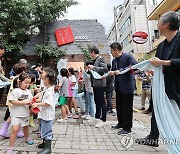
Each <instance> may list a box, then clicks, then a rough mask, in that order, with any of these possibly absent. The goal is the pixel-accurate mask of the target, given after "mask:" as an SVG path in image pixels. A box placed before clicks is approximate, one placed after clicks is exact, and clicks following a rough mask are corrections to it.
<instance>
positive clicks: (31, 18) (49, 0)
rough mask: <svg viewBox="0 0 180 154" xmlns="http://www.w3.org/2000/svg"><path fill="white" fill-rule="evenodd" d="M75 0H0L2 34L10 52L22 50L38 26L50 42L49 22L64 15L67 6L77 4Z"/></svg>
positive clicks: (45, 40) (2, 39) (0, 30)
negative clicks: (47, 30) (47, 31)
mask: <svg viewBox="0 0 180 154" xmlns="http://www.w3.org/2000/svg"><path fill="white" fill-rule="evenodd" d="M76 4H77V2H75V1H73V0H0V34H2V36H1V42H4V43H5V46H6V49H8V51H9V52H13V51H16V50H17V51H22V45H23V44H24V43H25V42H26V41H27V40H28V38H27V36H28V35H31V34H32V32H33V30H34V28H36V27H38V28H39V29H40V32H42V34H43V36H44V44H46V45H47V44H48V35H47V33H46V29H47V25H48V23H51V22H53V21H55V20H56V19H57V18H59V17H60V16H61V15H63V14H64V13H65V12H66V10H67V8H68V7H70V6H72V5H76Z"/></svg>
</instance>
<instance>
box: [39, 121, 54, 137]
mask: <svg viewBox="0 0 180 154" xmlns="http://www.w3.org/2000/svg"><path fill="white" fill-rule="evenodd" d="M52 125H53V120H50V121H46V120H43V119H41V138H42V139H45V140H52V139H53V134H52Z"/></svg>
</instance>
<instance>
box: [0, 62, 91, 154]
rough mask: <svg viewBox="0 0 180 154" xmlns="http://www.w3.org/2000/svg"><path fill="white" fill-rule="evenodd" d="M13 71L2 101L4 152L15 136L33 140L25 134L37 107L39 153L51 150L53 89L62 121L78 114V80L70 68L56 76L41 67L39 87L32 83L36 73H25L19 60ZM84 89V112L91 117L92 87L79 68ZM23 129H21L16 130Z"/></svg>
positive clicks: (8, 151) (88, 76)
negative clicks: (7, 142) (57, 94)
mask: <svg viewBox="0 0 180 154" xmlns="http://www.w3.org/2000/svg"><path fill="white" fill-rule="evenodd" d="M13 71H14V72H15V73H16V76H14V77H13V78H12V82H11V86H10V90H9V93H8V96H7V102H6V105H7V106H8V108H7V111H6V115H5V118H4V120H5V122H4V124H3V127H2V129H1V131H0V135H1V136H4V137H6V138H9V137H10V147H9V149H8V150H7V154H12V153H13V149H14V145H15V140H16V137H25V142H26V143H27V144H28V145H32V144H34V142H33V141H32V140H31V139H30V137H29V126H34V123H33V115H34V113H33V111H34V109H35V108H36V109H37V108H38V110H39V111H40V112H39V113H38V122H39V130H40V134H41V138H42V139H43V142H42V143H41V144H39V145H38V148H42V150H41V151H40V152H38V153H39V154H41V153H43V154H45V153H50V152H51V141H52V138H53V136H52V125H53V120H54V119H55V105H56V96H55V92H57V93H59V100H58V102H59V105H60V107H61V115H62V118H60V119H58V120H57V121H58V122H66V120H67V118H68V117H73V118H79V114H78V106H77V103H76V97H77V93H78V82H77V80H76V77H75V73H74V69H73V68H69V69H66V68H62V69H61V70H60V75H59V76H58V77H56V73H55V72H54V71H53V70H52V69H50V68H49V67H46V68H43V69H42V71H39V73H40V77H41V81H42V83H43V84H41V87H40V88H37V86H36V84H35V83H36V76H35V75H34V74H31V73H27V70H26V68H24V67H22V66H21V65H20V64H15V65H14V67H13ZM82 82H83V83H84V84H85V88H86V89H85V90H86V96H88V97H87V99H86V101H87V102H89V103H87V104H89V105H86V114H85V116H88V115H89V114H90V115H91V117H94V116H95V104H94V98H93V89H92V87H91V81H90V75H89V73H88V70H86V71H83V81H82ZM71 104H73V106H74V109H75V114H74V115H72V111H71V108H72V107H71ZM10 124H11V126H12V129H11V133H10V135H9V134H8V126H9V125H10ZM20 127H21V128H22V129H23V132H22V131H21V130H20V129H21V128H20Z"/></svg>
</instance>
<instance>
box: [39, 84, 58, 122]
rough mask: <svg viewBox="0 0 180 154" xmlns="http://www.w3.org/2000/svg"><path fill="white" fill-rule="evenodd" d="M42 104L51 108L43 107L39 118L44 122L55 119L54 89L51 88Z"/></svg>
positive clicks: (43, 97)
mask: <svg viewBox="0 0 180 154" xmlns="http://www.w3.org/2000/svg"><path fill="white" fill-rule="evenodd" d="M42 102H43V103H46V104H49V106H43V107H42V108H41V111H40V112H39V114H38V118H40V119H43V120H47V121H49V120H54V119H55V102H56V101H55V92H54V87H49V88H48V89H47V90H46V91H45V92H44V94H43V96H42Z"/></svg>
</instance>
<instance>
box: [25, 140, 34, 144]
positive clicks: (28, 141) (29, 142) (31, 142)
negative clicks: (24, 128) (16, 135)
mask: <svg viewBox="0 0 180 154" xmlns="http://www.w3.org/2000/svg"><path fill="white" fill-rule="evenodd" d="M26 143H27V144H28V145H33V144H34V142H33V141H32V140H31V139H28V140H27V141H26Z"/></svg>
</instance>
